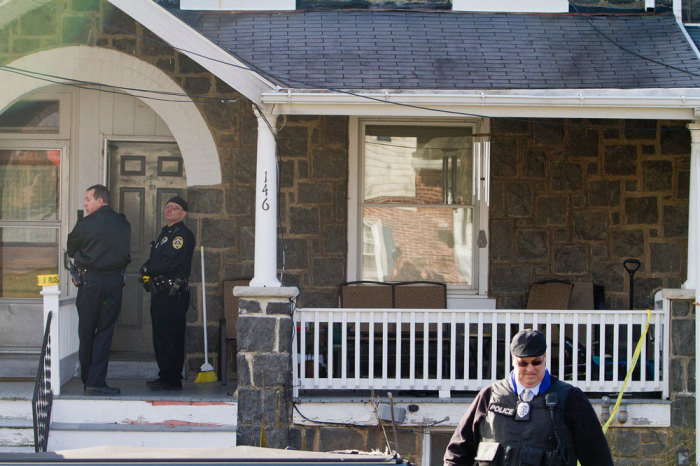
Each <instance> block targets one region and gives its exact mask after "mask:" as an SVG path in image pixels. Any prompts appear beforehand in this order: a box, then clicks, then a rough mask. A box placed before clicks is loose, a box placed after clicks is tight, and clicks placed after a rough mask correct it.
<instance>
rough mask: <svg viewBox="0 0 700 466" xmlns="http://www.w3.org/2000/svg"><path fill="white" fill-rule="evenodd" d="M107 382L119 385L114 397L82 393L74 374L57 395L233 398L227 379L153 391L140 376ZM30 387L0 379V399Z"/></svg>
mask: <svg viewBox="0 0 700 466" xmlns="http://www.w3.org/2000/svg"><path fill="white" fill-rule="evenodd" d="M107 383H108V384H109V385H110V386H113V387H119V389H121V392H122V393H121V395H118V396H114V397H95V396H86V395H84V394H83V384H82V382H81V381H80V379H78V378H73V379H71V380H69V381H68V382H66V383H65V384H64V385H63V386H62V387H61V394H60V395H59V396H58V397H57V398H58V399H61V398H65V399H88V398H89V399H110V398H112V399H124V400H144V399H148V400H187V401H231V400H232V398H234V399H235V398H236V397H237V394H236V388H237V383H236V381H235V380H233V381H229V382H228V383H227V384H226V385H224V384H222V383H221V382H213V383H194V381H193V380H183V381H182V390H180V391H172V392H154V391H152V390H151V389H150V388H148V387H147V386H146V380H144V379H111V380H108V382H107ZM33 390H34V382H33V381H0V399H20V400H21V399H24V400H31V399H32V394H33Z"/></svg>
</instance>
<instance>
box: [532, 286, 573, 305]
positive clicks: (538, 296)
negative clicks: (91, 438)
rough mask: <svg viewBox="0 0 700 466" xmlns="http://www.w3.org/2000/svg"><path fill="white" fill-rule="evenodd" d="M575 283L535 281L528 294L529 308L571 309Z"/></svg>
mask: <svg viewBox="0 0 700 466" xmlns="http://www.w3.org/2000/svg"><path fill="white" fill-rule="evenodd" d="M573 287H574V286H573V285H572V284H571V283H568V282H564V281H558V280H548V281H544V282H538V283H533V284H532V285H531V286H530V293H529V294H528V296H527V308H528V309H569V300H570V298H571V290H572V289H573Z"/></svg>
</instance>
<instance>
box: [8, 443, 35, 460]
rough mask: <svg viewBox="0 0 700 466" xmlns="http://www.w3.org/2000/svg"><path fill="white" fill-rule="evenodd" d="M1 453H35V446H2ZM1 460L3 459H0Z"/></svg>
mask: <svg viewBox="0 0 700 466" xmlns="http://www.w3.org/2000/svg"><path fill="white" fill-rule="evenodd" d="M0 453H34V447H33V446H24V447H13V446H3V445H0ZM0 460H1V458H0Z"/></svg>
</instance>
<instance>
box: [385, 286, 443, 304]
mask: <svg viewBox="0 0 700 466" xmlns="http://www.w3.org/2000/svg"><path fill="white" fill-rule="evenodd" d="M394 307H396V308H399V309H446V308H447V285H445V283H441V282H429V281H413V282H399V283H394Z"/></svg>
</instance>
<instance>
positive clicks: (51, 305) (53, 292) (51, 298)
mask: <svg viewBox="0 0 700 466" xmlns="http://www.w3.org/2000/svg"><path fill="white" fill-rule="evenodd" d="M41 295H42V296H43V297H44V325H46V319H47V318H48V316H49V312H51V311H53V315H54V317H53V319H52V320H53V323H52V324H51V330H50V332H49V338H50V339H51V346H52V347H53V348H55V352H54V354H53V356H52V357H51V391H52V392H53V394H54V395H60V394H61V357H60V353H59V348H60V347H61V345H60V341H59V339H60V335H59V331H58V330H59V327H60V325H59V322H60V316H59V314H58V313H59V303H58V298H59V296H60V295H61V290H60V288H59V287H58V285H45V286H42V290H41ZM44 331H46V329H44Z"/></svg>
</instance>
